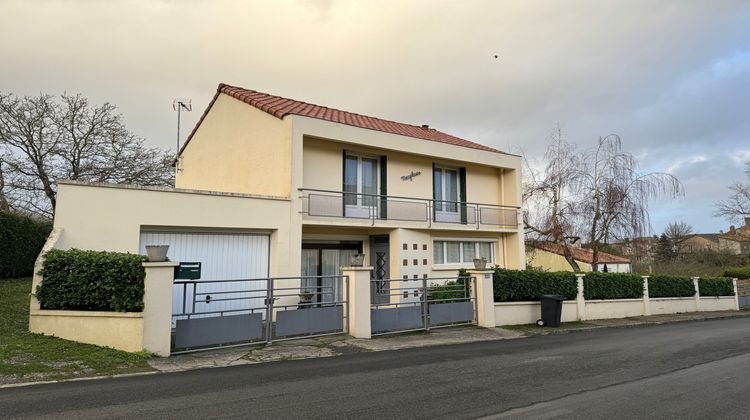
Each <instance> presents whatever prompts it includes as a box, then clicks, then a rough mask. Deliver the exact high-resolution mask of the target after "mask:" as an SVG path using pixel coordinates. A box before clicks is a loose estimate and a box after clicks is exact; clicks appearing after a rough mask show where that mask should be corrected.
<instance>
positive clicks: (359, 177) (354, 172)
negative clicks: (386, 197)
mask: <svg viewBox="0 0 750 420" xmlns="http://www.w3.org/2000/svg"><path fill="white" fill-rule="evenodd" d="M378 166H379V159H378V158H377V157H369V156H360V155H353V154H348V153H347V154H346V156H345V157H344V204H345V205H346V206H347V208H348V209H347V213H351V212H357V211H359V210H363V211H364V210H366V208H368V207H375V205H376V203H377V197H376V195H377V194H378ZM358 209H359V210H358ZM349 210H351V211H349Z"/></svg>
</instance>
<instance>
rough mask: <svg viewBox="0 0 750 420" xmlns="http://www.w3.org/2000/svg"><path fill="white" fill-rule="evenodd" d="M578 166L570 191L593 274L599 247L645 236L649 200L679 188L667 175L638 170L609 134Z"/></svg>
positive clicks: (680, 190)
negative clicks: (576, 204)
mask: <svg viewBox="0 0 750 420" xmlns="http://www.w3.org/2000/svg"><path fill="white" fill-rule="evenodd" d="M581 163H582V164H581V167H580V169H579V170H578V171H576V174H575V179H574V181H573V182H574V187H573V189H574V190H575V191H576V195H577V197H579V199H580V212H579V216H580V217H579V218H578V220H579V223H580V229H581V231H582V232H584V233H585V234H586V236H585V238H586V241H587V246H588V247H589V248H590V249H591V250H592V251H593V256H592V260H593V263H592V269H593V270H594V271H597V263H598V261H599V253H600V252H601V249H602V247H603V246H604V245H606V244H608V243H611V242H613V241H615V240H622V239H625V238H638V237H641V236H644V235H645V234H647V233H648V232H649V230H650V217H649V201H651V200H654V199H660V198H666V199H671V198H675V197H678V196H681V195H683V194H684V190H683V187H682V184H681V183H680V181H679V180H678V179H677V178H676V177H674V176H673V175H671V174H668V173H665V172H641V171H639V168H638V163H637V161H636V159H635V157H634V156H633V155H632V154H630V153H628V152H625V151H623V150H622V141H621V140H620V137H619V136H617V135H615V134H610V135H609V136H606V137H604V138H599V141H598V142H597V147H596V148H595V149H593V150H590V151H588V152H585V153H584V155H583V157H582V159H581Z"/></svg>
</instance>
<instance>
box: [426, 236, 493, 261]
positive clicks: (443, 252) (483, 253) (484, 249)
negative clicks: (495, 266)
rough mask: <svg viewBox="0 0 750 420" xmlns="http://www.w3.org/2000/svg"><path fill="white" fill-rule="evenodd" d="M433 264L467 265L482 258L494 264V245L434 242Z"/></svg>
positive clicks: (470, 242)
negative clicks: (475, 259)
mask: <svg viewBox="0 0 750 420" xmlns="http://www.w3.org/2000/svg"><path fill="white" fill-rule="evenodd" d="M432 245H433V246H432V249H433V253H432V257H433V264H437V265H439V264H467V263H472V262H474V258H482V257H484V258H485V259H486V260H487V262H489V263H494V262H495V252H494V248H495V246H494V245H495V244H494V242H488V241H434V242H433V244H432Z"/></svg>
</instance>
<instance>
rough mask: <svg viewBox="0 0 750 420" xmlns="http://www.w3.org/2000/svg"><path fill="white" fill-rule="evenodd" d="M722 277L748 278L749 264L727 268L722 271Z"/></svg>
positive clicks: (749, 274)
mask: <svg viewBox="0 0 750 420" xmlns="http://www.w3.org/2000/svg"><path fill="white" fill-rule="evenodd" d="M724 277H732V278H738V279H750V266H747V267H732V268H727V269H726V270H725V271H724Z"/></svg>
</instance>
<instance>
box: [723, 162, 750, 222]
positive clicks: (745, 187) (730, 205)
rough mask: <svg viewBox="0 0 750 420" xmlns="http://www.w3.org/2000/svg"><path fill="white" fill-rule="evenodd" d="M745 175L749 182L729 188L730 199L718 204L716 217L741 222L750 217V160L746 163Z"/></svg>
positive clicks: (739, 183) (734, 184)
mask: <svg viewBox="0 0 750 420" xmlns="http://www.w3.org/2000/svg"><path fill="white" fill-rule="evenodd" d="M745 174H747V177H748V182H747V183H741V182H735V183H733V184H732V185H730V186H729V190H730V191H731V192H732V193H731V194H730V195H729V198H728V199H726V200H722V201H719V202H718V203H716V214H715V215H716V216H717V217H724V218H726V219H728V220H730V221H741V220H742V218H744V217H750V160H749V161H747V162H745Z"/></svg>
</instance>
